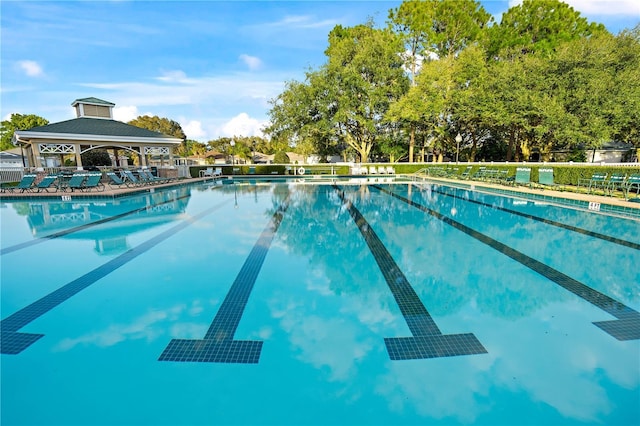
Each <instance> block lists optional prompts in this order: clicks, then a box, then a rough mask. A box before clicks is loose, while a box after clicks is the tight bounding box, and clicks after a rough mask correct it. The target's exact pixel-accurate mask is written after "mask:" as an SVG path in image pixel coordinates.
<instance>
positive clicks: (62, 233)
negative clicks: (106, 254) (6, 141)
mask: <svg viewBox="0 0 640 426" xmlns="http://www.w3.org/2000/svg"><path fill="white" fill-rule="evenodd" d="M189 197H191V195H183V196H180V197H176V198H172V199H171V200H167V201H163V202H161V203H158V204H152V205H150V206H144V207H140V208H139V209H135V210H131V211H129V212H124V213H120V214H117V215H115V216H110V217H105V218H104V219H99V220H96V221H95V222H91V223H85V224H83V225H80V226H76V227H74V228H69V229H65V230H64V231H60V232H55V233H53V234H50V235H46V236H44V237H40V238H38V239H35V240H29V241H25V242H23V243H20V244H16V245H13V246H11V247H5V248H3V249H1V250H0V255H4V254H8V253H11V252H14V251H17V250H20V249H23V248H26V247H31V246H33V245H36V244H40V243H42V242H45V241H47V240H52V239H54V238H60V237H64V236H66V235H69V234H73V233H74V232H79V231H83V230H85V229H88V228H91V227H93V226H97V225H101V224H103V223H107V222H111V221H112V220H116V219H121V218H123V217H127V216H129V215H132V214H136V213H140V212H143V211H145V210H147V209H149V208H150V207H156V206H161V205H163V204H169V203H174V202H176V201H178V200H181V199H183V198H189Z"/></svg>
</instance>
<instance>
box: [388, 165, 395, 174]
mask: <svg viewBox="0 0 640 426" xmlns="http://www.w3.org/2000/svg"><path fill="white" fill-rule="evenodd" d="M387 174H388V175H395V174H396V169H395V168H393V167H391V166H387Z"/></svg>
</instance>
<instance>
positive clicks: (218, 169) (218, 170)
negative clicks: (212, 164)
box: [213, 167, 222, 176]
mask: <svg viewBox="0 0 640 426" xmlns="http://www.w3.org/2000/svg"><path fill="white" fill-rule="evenodd" d="M213 176H222V167H216V169H215V170H214V171H213Z"/></svg>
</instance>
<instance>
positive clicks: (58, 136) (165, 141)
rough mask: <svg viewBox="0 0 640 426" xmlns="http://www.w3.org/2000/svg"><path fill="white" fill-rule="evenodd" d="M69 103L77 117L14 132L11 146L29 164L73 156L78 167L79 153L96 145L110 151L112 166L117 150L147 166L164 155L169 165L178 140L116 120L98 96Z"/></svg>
mask: <svg viewBox="0 0 640 426" xmlns="http://www.w3.org/2000/svg"><path fill="white" fill-rule="evenodd" d="M71 106H72V107H73V108H74V109H75V111H76V117H77V118H74V119H72V120H67V121H61V122H59V123H53V124H48V125H46V126H39V127H33V128H31V129H29V130H16V131H15V132H14V136H13V143H14V145H19V146H20V147H21V148H22V149H23V150H24V152H25V155H26V156H27V158H28V159H29V164H30V165H32V166H33V167H36V168H42V167H46V166H49V164H46V163H47V162H46V158H47V157H51V156H55V155H59V156H61V157H62V156H65V155H74V156H75V162H76V166H77V167H78V169H81V168H82V157H81V155H82V154H84V153H86V152H89V151H91V150H94V149H98V148H99V149H106V150H107V152H109V150H111V152H112V153H113V155H112V156H111V158H112V162H113V166H120V164H118V151H119V150H125V151H130V152H132V153H134V154H136V155H137V157H138V164H139V165H140V166H142V167H146V166H148V165H149V158H150V157H152V156H160V158H162V159H163V160H162V164H161V165H163V164H164V158H167V159H168V161H167V165H169V166H173V148H174V147H176V146H178V145H180V144H181V143H182V139H179V138H175V137H172V136H168V135H165V134H162V133H158V132H154V131H151V130H147V129H143V128H140V127H136V126H132V125H130V124H126V123H123V122H120V121H116V120H114V119H113V107H114V106H115V104H113V103H111V102H107V101H103V100H102V99H98V98H82V99H76V100H75V101H73V103H72V104H71Z"/></svg>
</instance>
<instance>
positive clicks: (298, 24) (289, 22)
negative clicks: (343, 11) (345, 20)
mask: <svg viewBox="0 0 640 426" xmlns="http://www.w3.org/2000/svg"><path fill="white" fill-rule="evenodd" d="M338 23H339V21H338V20H336V19H325V20H322V21H315V20H314V19H313V17H312V16H310V15H289V16H285V17H284V18H282V19H281V20H280V21H276V22H271V23H269V24H266V25H267V26H270V27H287V28H331V27H333V26H335V25H337V24H338Z"/></svg>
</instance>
